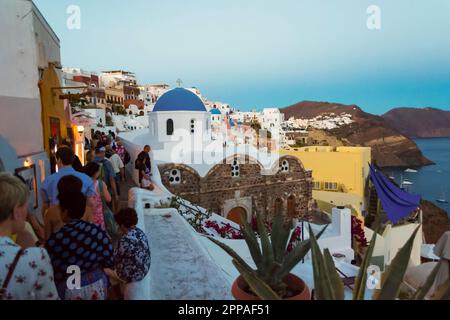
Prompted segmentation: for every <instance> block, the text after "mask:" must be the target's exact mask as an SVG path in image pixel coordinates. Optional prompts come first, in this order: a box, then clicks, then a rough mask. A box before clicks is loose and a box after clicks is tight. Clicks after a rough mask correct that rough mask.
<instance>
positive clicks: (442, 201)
mask: <svg viewBox="0 0 450 320" xmlns="http://www.w3.org/2000/svg"><path fill="white" fill-rule="evenodd" d="M436 202H439V203H448V200H447V198H446V197H445V192H442V195H441V197H440V198H439V199H436Z"/></svg>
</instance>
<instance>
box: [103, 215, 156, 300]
mask: <svg viewBox="0 0 450 320" xmlns="http://www.w3.org/2000/svg"><path fill="white" fill-rule="evenodd" d="M114 218H115V219H116V222H117V224H118V225H119V226H120V229H121V231H122V234H123V236H122V238H121V239H120V240H119V244H118V247H117V249H116V250H115V252H114V266H115V270H114V271H110V272H108V274H109V275H110V277H112V278H113V279H116V280H118V281H119V282H121V283H123V284H125V288H124V296H125V299H127V292H128V288H129V287H130V285H132V284H133V283H134V282H138V281H141V280H143V279H144V278H145V276H146V275H147V273H148V272H149V270H150V246H149V244H148V240H147V236H146V235H145V233H144V232H143V231H142V230H141V229H139V228H138V227H136V225H137V223H138V217H137V214H136V211H135V210H134V209H132V208H126V209H122V210H120V211H119V213H117V214H116V215H115V217H114Z"/></svg>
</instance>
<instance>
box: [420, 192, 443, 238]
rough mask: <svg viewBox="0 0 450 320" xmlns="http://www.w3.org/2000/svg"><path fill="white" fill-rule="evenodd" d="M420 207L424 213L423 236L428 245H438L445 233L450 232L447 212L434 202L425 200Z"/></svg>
mask: <svg viewBox="0 0 450 320" xmlns="http://www.w3.org/2000/svg"><path fill="white" fill-rule="evenodd" d="M420 207H421V208H422V211H423V234H424V236H425V241H426V243H436V242H437V241H438V240H439V238H440V237H441V236H442V234H443V233H444V232H447V231H449V230H450V221H449V218H448V215H447V212H446V211H445V210H443V209H441V208H439V207H437V206H435V205H434V204H433V203H432V202H429V201H426V200H423V201H422V203H421V205H420Z"/></svg>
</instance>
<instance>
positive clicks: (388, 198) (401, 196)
mask: <svg viewBox="0 0 450 320" xmlns="http://www.w3.org/2000/svg"><path fill="white" fill-rule="evenodd" d="M369 166H370V179H371V180H372V182H373V184H374V186H375V189H376V190H377V194H378V198H379V199H380V201H381V205H382V207H383V209H384V211H385V212H386V213H387V215H388V217H389V220H391V221H392V223H397V222H398V221H400V220H401V219H403V218H405V217H407V216H408V215H410V214H411V212H413V211H415V210H417V208H419V206H420V201H421V197H420V196H419V195H415V194H411V193H408V192H406V191H404V190H402V189H400V188H399V187H397V186H396V185H394V184H393V183H392V182H391V181H389V180H388V179H387V178H386V177H385V176H384V174H383V173H382V172H380V171H379V170H377V169H376V168H375V167H374V166H372V165H369Z"/></svg>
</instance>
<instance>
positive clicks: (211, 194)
mask: <svg viewBox="0 0 450 320" xmlns="http://www.w3.org/2000/svg"><path fill="white" fill-rule="evenodd" d="M233 160H234V159H228V161H227V162H226V163H225V162H224V163H220V164H217V165H215V166H214V167H213V168H212V169H211V170H210V171H209V172H208V174H207V175H206V176H205V177H200V176H199V175H198V174H197V172H196V171H195V170H193V169H192V168H190V167H188V166H185V165H180V164H164V165H160V166H159V170H160V172H161V178H162V182H163V184H164V185H165V186H166V187H167V189H168V190H169V191H170V192H172V193H173V194H176V195H178V196H180V197H182V198H185V199H187V200H189V201H191V202H192V203H194V204H197V205H199V206H202V207H204V208H206V209H209V210H212V211H213V212H215V213H218V214H221V215H222V216H224V217H226V216H227V214H228V212H224V204H225V202H226V201H228V202H229V201H230V200H239V199H242V198H247V199H248V198H251V199H252V202H253V206H254V207H256V209H257V210H258V211H262V209H263V208H266V212H267V213H268V218H269V219H270V217H273V215H274V214H275V212H277V210H276V207H277V203H278V206H281V209H282V210H283V211H284V212H286V213H288V215H289V216H290V217H292V218H302V219H309V218H310V212H311V209H312V205H313V200H312V176H311V171H306V170H305V169H304V168H303V165H302V164H301V162H300V161H299V160H298V159H297V158H294V157H291V156H284V157H282V158H281V159H280V161H279V165H278V164H276V165H275V166H277V167H276V168H272V170H271V172H272V174H262V173H263V171H264V169H262V166H261V165H260V164H259V163H257V162H256V161H250V159H249V158H248V157H239V158H238V163H239V176H238V177H232V174H231V173H232V162H233ZM285 160H286V161H287V162H288V163H289V169H288V171H286V172H282V171H281V165H282V163H283V161H285ZM285 163H286V162H285ZM278 166H279V168H278ZM173 170H179V171H180V174H181V181H180V182H179V183H178V184H171V182H170V172H171V171H173ZM237 202H238V201H237ZM252 209H253V210H254V209H255V208H252ZM227 210H228V209H227ZM250 214H251V213H250Z"/></svg>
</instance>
